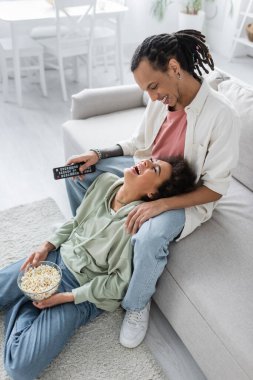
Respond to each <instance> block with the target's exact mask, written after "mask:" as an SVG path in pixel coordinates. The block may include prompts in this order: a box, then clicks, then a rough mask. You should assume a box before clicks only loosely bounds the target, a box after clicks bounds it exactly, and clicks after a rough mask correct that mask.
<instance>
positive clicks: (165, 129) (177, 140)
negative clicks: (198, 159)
mask: <svg viewBox="0 0 253 380" xmlns="http://www.w3.org/2000/svg"><path fill="white" fill-rule="evenodd" d="M186 125H187V122H186V113H185V111H184V110H179V111H170V112H168V114H167V117H166V119H165V120H164V122H163V124H162V126H161V128H160V130H159V132H158V134H157V136H156V138H155V141H154V146H153V149H152V157H154V158H166V157H168V156H178V155H181V156H184V145H185V134H186Z"/></svg>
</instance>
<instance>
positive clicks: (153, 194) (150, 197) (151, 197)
mask: <svg viewBox="0 0 253 380" xmlns="http://www.w3.org/2000/svg"><path fill="white" fill-rule="evenodd" d="M147 197H148V198H149V199H150V200H152V199H156V193H148V194H147Z"/></svg>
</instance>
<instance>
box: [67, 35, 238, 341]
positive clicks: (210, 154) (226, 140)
mask: <svg viewBox="0 0 253 380" xmlns="http://www.w3.org/2000/svg"><path fill="white" fill-rule="evenodd" d="M206 67H208V68H210V69H211V70H212V69H213V67H214V64H213V60H212V57H211V55H210V53H209V50H208V48H207V46H206V45H205V37H204V36H203V35H202V34H201V33H200V32H198V31H195V30H182V31H179V32H176V33H173V34H160V35H155V36H151V37H148V38H146V39H145V40H144V41H143V42H142V43H141V44H140V46H138V48H137V49H136V51H135V53H134V55H133V58H132V63H131V70H132V72H133V75H134V78H135V81H136V82H137V84H138V85H139V87H140V88H141V89H142V90H144V91H147V92H148V94H149V96H150V99H151V101H150V102H149V104H148V106H147V108H146V111H145V114H144V116H143V119H142V122H141V124H140V126H139V128H138V129H137V131H136V133H135V134H134V135H133V136H132V138H130V139H129V140H127V141H120V142H119V144H118V145H117V146H116V147H114V148H110V149H91V150H90V151H89V152H88V153H85V154H82V155H80V156H77V157H75V158H71V159H70V160H69V162H68V163H72V162H73V163H76V162H80V161H85V162H86V163H85V165H83V167H81V170H83V169H84V168H85V167H86V166H89V165H91V164H94V163H97V162H98V160H99V162H98V164H97V168H98V170H101V171H111V172H114V173H115V172H116V173H117V174H118V175H120V172H121V171H122V169H123V168H124V166H125V165H129V163H130V162H132V160H133V158H134V160H135V162H137V161H138V160H139V159H143V158H146V157H149V156H150V155H153V156H155V157H161V156H163V155H164V154H165V155H174V154H181V155H183V156H184V157H185V158H186V159H188V161H189V162H190V164H191V165H193V167H194V168H195V172H196V174H197V180H202V186H200V187H199V188H197V189H195V190H193V191H192V192H191V193H188V194H185V195H178V196H175V197H170V198H168V199H160V200H156V201H153V202H149V203H148V204H142V205H138V206H136V207H135V208H134V209H133V210H132V211H131V212H130V213H129V215H128V218H127V221H126V226H127V230H128V231H129V232H130V233H132V234H133V238H132V242H133V245H134V271H133V275H132V278H131V281H130V284H129V287H128V291H127V293H126V295H125V297H124V299H123V302H122V306H123V307H124V308H125V309H126V310H127V312H126V315H125V319H124V322H123V325H122V330H121V334H120V342H121V344H123V345H124V346H126V347H129V348H133V347H136V346H138V344H140V343H141V341H142V340H143V339H144V337H145V334H146V331H147V327H148V315H149V300H150V298H151V296H152V294H153V293H154V292H155V286H156V282H157V280H158V278H159V276H160V275H161V273H162V271H163V269H164V267H165V265H166V263H167V256H168V254H169V249H168V246H169V243H170V242H172V241H173V240H175V239H176V238H178V239H182V238H184V237H185V236H187V235H189V234H190V233H192V232H193V231H194V230H195V229H196V228H197V227H198V226H200V225H201V224H202V223H204V222H205V221H207V220H208V219H209V218H211V216H212V212H213V209H214V207H215V206H216V204H217V201H218V200H219V199H220V198H221V197H222V195H224V194H225V193H226V191H227V189H228V186H229V182H230V177H231V171H232V169H233V168H234V167H235V165H236V162H237V157H238V136H239V129H240V127H239V118H238V117H237V114H236V112H235V110H234V109H233V108H232V107H231V105H230V104H228V101H227V100H226V99H225V98H224V97H222V95H220V94H219V93H217V92H215V91H213V90H212V89H211V88H210V87H209V86H208V84H207V82H206V81H205V80H204V79H203V78H201V72H202V71H205V72H208V70H207V68H206ZM122 155H123V156H122ZM115 156H117V157H115ZM108 157H109V158H108ZM93 178H94V176H90V177H89V178H87V179H85V180H83V179H80V180H78V181H76V182H74V181H67V190H68V195H69V199H70V204H71V207H72V211H73V213H75V209H76V207H77V206H78V204H80V201H81V199H82V197H83V195H84V193H85V191H86V187H87V184H88V183H90V182H91V180H92V179H93ZM151 225H152V227H153V228H152V229H151V228H150V226H151ZM158 232H159V233H158Z"/></svg>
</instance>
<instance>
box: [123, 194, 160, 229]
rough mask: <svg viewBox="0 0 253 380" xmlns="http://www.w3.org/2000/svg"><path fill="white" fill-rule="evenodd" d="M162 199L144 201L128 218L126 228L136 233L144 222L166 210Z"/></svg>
mask: <svg viewBox="0 0 253 380" xmlns="http://www.w3.org/2000/svg"><path fill="white" fill-rule="evenodd" d="M161 201H162V200H157V201H151V202H144V203H141V204H140V205H138V206H136V207H135V208H134V209H133V210H132V211H131V212H130V213H129V214H128V217H127V219H126V223H125V226H126V229H127V232H128V233H129V234H131V235H134V234H136V232H137V231H138V230H139V229H140V227H141V226H142V224H143V223H144V222H146V221H147V220H148V219H150V218H153V217H154V216H156V215H159V214H161V213H162V212H164V211H166V209H165V207H164V204H163V202H161Z"/></svg>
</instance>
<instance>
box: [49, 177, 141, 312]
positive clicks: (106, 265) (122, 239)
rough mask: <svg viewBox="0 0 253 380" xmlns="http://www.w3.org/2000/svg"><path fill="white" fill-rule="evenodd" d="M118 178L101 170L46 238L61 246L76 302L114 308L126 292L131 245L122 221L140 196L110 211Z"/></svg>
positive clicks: (117, 186)
mask: <svg viewBox="0 0 253 380" xmlns="http://www.w3.org/2000/svg"><path fill="white" fill-rule="evenodd" d="M122 183H123V179H119V177H117V176H115V175H114V174H111V173H105V174H102V175H100V176H99V177H98V178H97V179H96V180H95V181H94V182H93V184H92V185H91V186H90V187H89V189H88V191H87V193H86V196H85V198H84V199H83V201H82V203H81V205H80V207H79V208H78V210H77V214H76V216H75V217H74V218H72V219H71V220H69V221H67V222H66V223H65V224H64V225H63V226H62V227H60V228H59V229H58V230H57V231H56V232H55V234H53V235H52V236H50V237H49V239H47V240H48V241H49V242H50V243H52V244H53V245H54V246H55V247H56V248H59V247H60V252H61V256H62V259H63V261H64V263H65V265H66V266H67V268H68V269H69V270H70V271H71V272H72V273H73V275H74V276H75V278H76V279H77V281H78V282H79V284H80V287H78V288H76V289H73V290H72V293H73V294H74V297H75V303H76V304H78V303H80V302H84V301H89V302H92V303H94V304H95V305H96V306H97V307H98V308H101V309H104V310H107V311H114V310H115V309H116V308H117V307H118V306H119V305H120V302H121V300H122V298H123V297H124V295H125V292H126V289H127V286H128V284H129V281H130V278H131V274H132V245H131V236H130V235H129V234H128V233H127V232H126V229H125V226H124V223H125V220H126V217H127V215H128V213H129V212H130V211H131V210H132V209H133V208H134V207H135V206H136V205H137V204H139V203H140V201H136V202H132V203H129V204H128V205H126V206H123V207H122V208H120V209H119V210H118V211H117V212H116V213H115V212H113V211H112V210H111V208H110V204H111V201H112V199H113V197H114V195H115V194H116V193H117V191H118V190H119V187H120V186H122Z"/></svg>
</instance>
